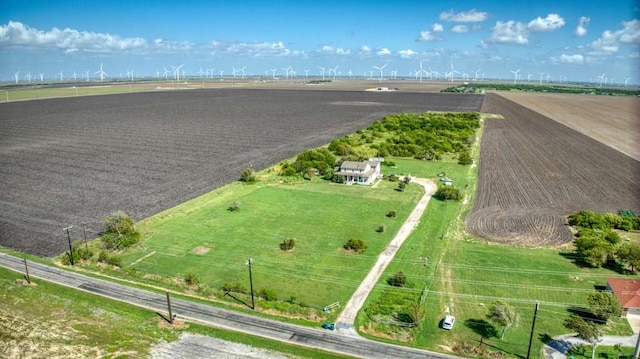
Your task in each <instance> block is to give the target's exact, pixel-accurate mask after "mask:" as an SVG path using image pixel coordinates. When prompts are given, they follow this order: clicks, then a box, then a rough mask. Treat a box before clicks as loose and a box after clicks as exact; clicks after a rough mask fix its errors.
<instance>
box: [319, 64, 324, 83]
mask: <svg viewBox="0 0 640 359" xmlns="http://www.w3.org/2000/svg"><path fill="white" fill-rule="evenodd" d="M318 68H319V69H320V71H322V81H324V67H321V66H318Z"/></svg>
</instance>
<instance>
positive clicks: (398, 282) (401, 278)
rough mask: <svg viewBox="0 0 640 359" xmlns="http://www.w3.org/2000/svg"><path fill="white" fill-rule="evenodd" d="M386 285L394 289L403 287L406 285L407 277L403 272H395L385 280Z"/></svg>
mask: <svg viewBox="0 0 640 359" xmlns="http://www.w3.org/2000/svg"><path fill="white" fill-rule="evenodd" d="M387 283H389V285H392V286H394V287H404V286H405V285H406V284H407V275H406V274H404V272H397V273H395V274H394V275H393V277H391V278H389V279H388V280H387Z"/></svg>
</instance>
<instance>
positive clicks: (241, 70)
mask: <svg viewBox="0 0 640 359" xmlns="http://www.w3.org/2000/svg"><path fill="white" fill-rule="evenodd" d="M246 68H247V67H246V66H245V67H243V68H241V69H240V72H242V78H243V79H244V70H245V69H246Z"/></svg>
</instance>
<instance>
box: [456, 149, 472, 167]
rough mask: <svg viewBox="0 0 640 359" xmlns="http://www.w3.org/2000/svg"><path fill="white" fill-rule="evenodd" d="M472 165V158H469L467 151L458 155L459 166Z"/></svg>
mask: <svg viewBox="0 0 640 359" xmlns="http://www.w3.org/2000/svg"><path fill="white" fill-rule="evenodd" d="M472 163H473V158H471V156H469V152H468V151H464V152H462V153H460V155H458V164H459V165H470V164H472Z"/></svg>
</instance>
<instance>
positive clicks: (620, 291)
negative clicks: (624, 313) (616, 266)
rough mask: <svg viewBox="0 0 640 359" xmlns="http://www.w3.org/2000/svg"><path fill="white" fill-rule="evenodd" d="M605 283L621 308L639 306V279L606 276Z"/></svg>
mask: <svg viewBox="0 0 640 359" xmlns="http://www.w3.org/2000/svg"><path fill="white" fill-rule="evenodd" d="M607 283H608V284H609V288H611V290H612V291H613V294H615V296H616V298H618V301H619V302H620V305H621V306H622V307H623V308H640V280H635V279H621V278H607Z"/></svg>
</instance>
